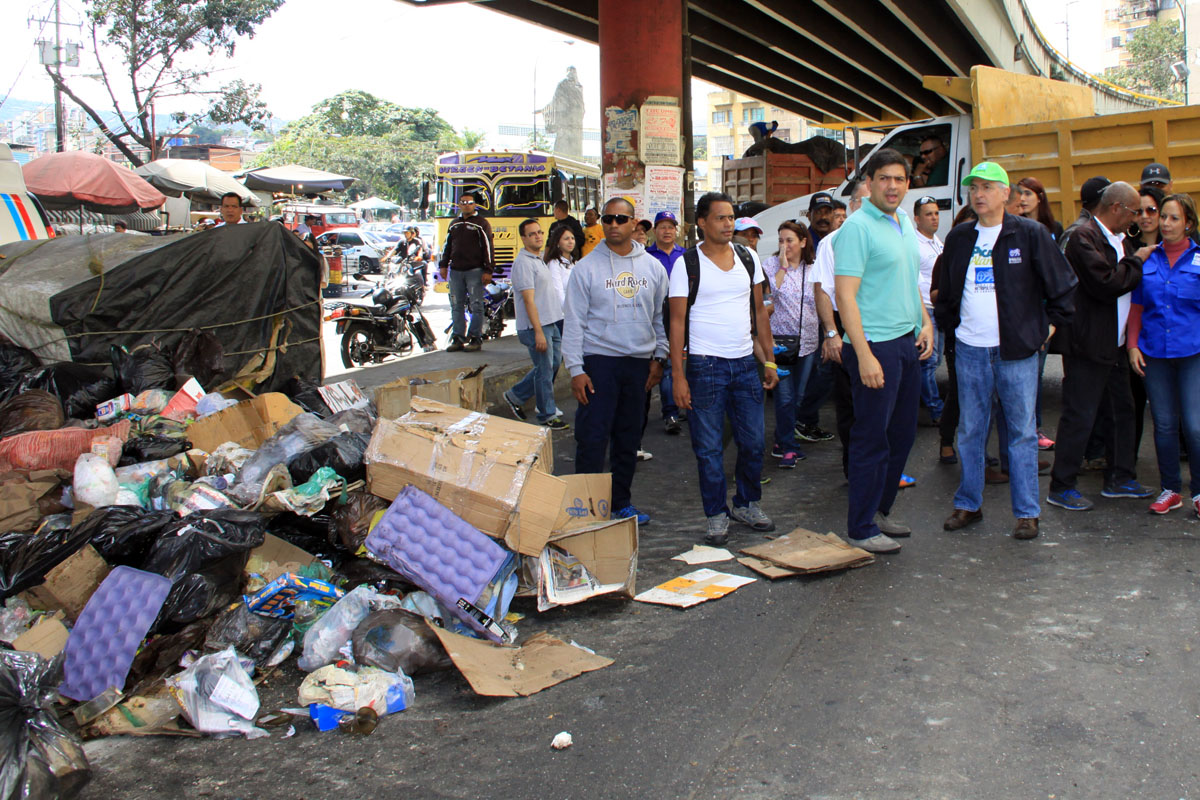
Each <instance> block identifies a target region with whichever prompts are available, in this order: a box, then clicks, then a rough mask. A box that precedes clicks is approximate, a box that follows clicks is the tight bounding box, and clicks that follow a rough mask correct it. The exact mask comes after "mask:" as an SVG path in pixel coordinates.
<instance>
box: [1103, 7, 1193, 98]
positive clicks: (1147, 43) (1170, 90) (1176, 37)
mask: <svg viewBox="0 0 1200 800" xmlns="http://www.w3.org/2000/svg"><path fill="white" fill-rule="evenodd" d="M1125 47H1126V49H1127V50H1128V51H1129V59H1130V64H1129V66H1127V67H1112V68H1109V69H1107V70H1105V71H1104V77H1105V79H1106V80H1109V81H1112V82H1113V83H1115V84H1117V85H1118V86H1123V87H1125V88H1126V89H1132V90H1133V91H1135V92H1142V93H1143V94H1151V95H1155V96H1158V97H1165V98H1167V99H1168V100H1182V99H1183V89H1182V87H1181V86H1180V85H1179V79H1178V78H1176V77H1175V73H1174V72H1173V71H1172V70H1171V65H1172V64H1174V63H1175V62H1177V61H1186V59H1185V58H1184V43H1183V33H1182V32H1181V31H1180V30H1179V25H1178V23H1176V22H1175V20H1154V21H1153V22H1151V23H1150V24H1148V25H1145V26H1143V27H1141V28H1138V29H1137V30H1136V31H1134V34H1133V36H1132V37H1131V38H1130V39H1129V43H1128V44H1127V45H1126V46H1125Z"/></svg>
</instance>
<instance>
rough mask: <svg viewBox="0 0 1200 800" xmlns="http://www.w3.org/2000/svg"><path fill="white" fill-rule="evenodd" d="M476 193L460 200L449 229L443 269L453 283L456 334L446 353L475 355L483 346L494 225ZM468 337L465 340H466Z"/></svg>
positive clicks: (465, 195) (451, 304)
mask: <svg viewBox="0 0 1200 800" xmlns="http://www.w3.org/2000/svg"><path fill="white" fill-rule="evenodd" d="M478 202H479V198H478V196H476V194H475V193H474V192H463V193H462V194H461V195H459V197H458V210H459V215H458V216H457V217H455V218H454V219H453V220H452V221H451V223H450V227H449V228H447V229H446V247H445V249H444V250H442V258H441V263H442V270H443V271H444V272H445V274H446V280H447V281H449V283H450V319H451V320H452V321H453V325H454V328H453V335H452V336H451V337H450V346H449V347H447V348H446V352H448V353H453V352H456V351H459V350H466V351H468V352H474V351H476V350H479V349H481V348H482V347H483V320H484V316H485V315H484V312H483V282H484V279H485V278H486V279H487V280H489V281H490V280H491V278H492V264H493V256H492V252H493V251H492V226H491V225H490V224H489V223H488V221H487V220H486V219H484V217H483V215H482V214H480V213H478V212H477V211H476V205H477V204H478ZM468 302H469V303H470V305H471V328H470V330H467V322H466V313H465V312H466V306H467V303H468ZM464 336H465V339H464Z"/></svg>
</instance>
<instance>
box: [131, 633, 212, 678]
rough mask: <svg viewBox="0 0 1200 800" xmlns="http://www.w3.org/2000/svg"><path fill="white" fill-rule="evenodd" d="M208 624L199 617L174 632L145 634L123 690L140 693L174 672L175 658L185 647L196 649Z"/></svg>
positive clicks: (199, 645) (181, 656)
mask: <svg viewBox="0 0 1200 800" xmlns="http://www.w3.org/2000/svg"><path fill="white" fill-rule="evenodd" d="M208 626H209V620H200V621H199V622H193V623H192V624H191V625H188V626H186V627H185V628H183V630H181V631H179V632H177V633H172V634H167V635H164V636H150V637H149V638H147V639H146V641H145V642H144V643H143V644H142V647H141V649H140V650H138V652H137V655H136V656H134V657H133V663H132V664H131V665H130V667H129V677H128V678H126V679H125V688H126V692H125V694H126V695H132V694H140V693H141V692H142V691H144V690H145V689H148V688H149V685H148V684H152V683H156V682H158V681H161V680H162V679H163V678H165V677H167V676H168V675H173V674H174V673H176V672H178V671H179V662H180V661H181V660H182V659H183V656H184V654H185V653H186V652H187V651H188V650H193V651H199V650H200V649H201V648H202V647H204V637H205V636H207V635H208Z"/></svg>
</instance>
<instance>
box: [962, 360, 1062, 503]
mask: <svg viewBox="0 0 1200 800" xmlns="http://www.w3.org/2000/svg"><path fill="white" fill-rule="evenodd" d="M954 357H955V371H956V372H957V373H958V404H959V409H960V410H959V419H958V457H959V461H960V463H961V464H962V480H961V482H960V483H959V486H958V491H957V492H956V493H955V495H954V507H955V508H961V509H963V510H965V511H978V510H979V509H980V508H981V507H982V506H983V469H984V463H985V462H984V459H985V457H986V453H987V449H986V448H987V439H988V430H989V429H990V428H991V417H992V397H993V395H998V396H999V398H1000V410H1001V413H1003V414H1004V421H1005V424H1006V427H1007V429H1008V467H1009V489H1010V490H1011V492H1012V510H1013V516H1015V517H1017V518H1018V519H1030V518H1036V517H1039V516H1041V504H1040V503H1039V500H1038V497H1039V495H1038V464H1037V458H1038V449H1037V424H1036V422H1035V421H1034V406H1036V405H1037V384H1038V356H1037V354H1036V353H1035V354H1034V355H1031V356H1029V358H1022V359H1017V360H1014V361H1005V360H1004V359H1002V358H1000V348H999V347H972V346H971V345H969V344H963V343H962V342H961V341H960V342H958V343H957V344H956V345H955V356H954Z"/></svg>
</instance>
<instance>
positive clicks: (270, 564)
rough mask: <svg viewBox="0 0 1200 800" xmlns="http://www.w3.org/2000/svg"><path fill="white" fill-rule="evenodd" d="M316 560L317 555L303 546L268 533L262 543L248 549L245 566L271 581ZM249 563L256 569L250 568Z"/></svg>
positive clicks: (297, 570)
mask: <svg viewBox="0 0 1200 800" xmlns="http://www.w3.org/2000/svg"><path fill="white" fill-rule="evenodd" d="M316 560H317V557H316V556H314V555H313V554H312V553H310V552H308V551H307V550H305V549H304V548H302V547H297V546H296V545H294V544H292V543H291V542H289V541H288V540H287V539H281V538H279V537H278V536H275V535H274V534H270V533H268V534H266V535H265V536H264V537H263V543H262V544H260V545H259V546H258V547H256V548H254V549H253V550H251V551H250V559H249V561H247V563H246V566H247V571H248V572H250V571H255V572H258V573H259V574H260V575H262V576H263V578H264V579H265V580H267V581H273V580H275V579H276V578H278V577H279V576H280V575H283V574H285V573H288V572H299V571H300V570H302V569H304V568H305V567H307V566H308V565H309V564H311V563H313V562H314V561H316ZM251 565H254V566H255V567H258V569H255V570H251V569H250V566H251Z"/></svg>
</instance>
